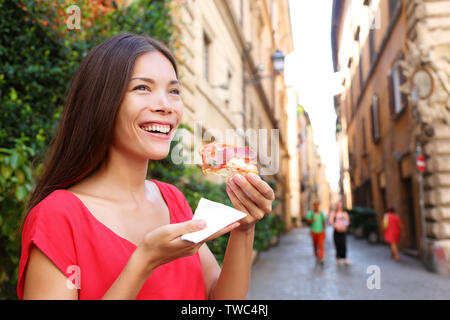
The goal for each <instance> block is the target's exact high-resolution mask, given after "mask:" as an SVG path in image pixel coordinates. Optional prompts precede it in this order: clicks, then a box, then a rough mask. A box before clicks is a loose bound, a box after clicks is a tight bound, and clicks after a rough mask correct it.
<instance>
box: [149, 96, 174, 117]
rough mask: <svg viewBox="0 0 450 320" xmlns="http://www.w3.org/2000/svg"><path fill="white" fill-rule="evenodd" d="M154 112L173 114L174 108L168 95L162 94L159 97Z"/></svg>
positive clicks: (153, 108)
mask: <svg viewBox="0 0 450 320" xmlns="http://www.w3.org/2000/svg"><path fill="white" fill-rule="evenodd" d="M152 111H155V112H164V113H172V111H173V108H172V106H171V104H170V102H169V99H168V96H167V94H165V93H160V94H159V95H158V99H157V100H156V101H155V104H154V105H153V107H152Z"/></svg>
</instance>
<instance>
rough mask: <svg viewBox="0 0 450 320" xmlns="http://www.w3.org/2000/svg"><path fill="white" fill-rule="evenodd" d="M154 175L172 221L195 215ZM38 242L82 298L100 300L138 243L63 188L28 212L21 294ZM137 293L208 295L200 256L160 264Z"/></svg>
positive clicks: (181, 297) (178, 296) (167, 296)
mask: <svg viewBox="0 0 450 320" xmlns="http://www.w3.org/2000/svg"><path fill="white" fill-rule="evenodd" d="M151 181H153V182H154V183H155V184H156V185H157V186H158V188H159V190H160V191H161V194H162V195H163V198H164V200H165V202H166V204H167V206H168V208H169V213H170V223H180V222H184V221H187V220H190V219H192V216H193V214H192V210H191V208H190V207H189V204H188V203H187V201H186V198H185V197H184V195H183V194H182V193H181V191H179V190H178V189H177V188H176V187H175V186H173V185H170V184H167V183H164V182H160V181H156V180H151ZM31 243H34V244H35V245H36V246H37V247H38V248H39V249H40V250H41V251H42V252H43V253H44V254H45V255H46V256H47V257H48V258H49V259H50V260H51V261H52V262H53V263H54V264H55V265H56V266H57V267H58V268H59V269H60V270H61V271H62V272H63V273H64V274H65V275H66V276H67V277H68V279H69V280H71V281H72V283H73V284H74V285H75V286H76V287H77V288H78V297H79V299H82V300H85V299H89V300H98V299H101V298H102V297H103V295H104V294H105V293H106V291H108V289H109V288H110V287H111V285H112V284H113V283H114V281H115V280H116V279H117V277H118V276H119V274H120V273H121V271H122V269H123V268H124V267H125V265H126V264H127V262H128V259H129V258H130V256H131V254H132V253H133V252H134V250H135V249H136V246H135V245H134V244H133V243H131V242H130V241H128V240H126V239H125V238H122V237H120V236H119V235H117V234H116V233H114V232H113V231H112V230H111V229H109V228H108V227H106V226H105V225H104V224H102V223H101V222H100V221H99V220H97V218H95V217H94V216H93V215H92V213H91V212H90V211H89V210H88V209H87V207H86V206H85V205H84V204H83V202H82V201H81V200H80V199H79V198H78V197H77V196H75V195H74V194H73V193H72V192H70V191H68V190H65V189H58V190H55V191H54V192H52V193H51V194H50V195H48V196H47V197H46V198H45V199H43V200H42V201H41V202H39V203H38V204H37V205H36V206H35V207H34V208H33V209H32V210H31V211H30V213H29V214H28V216H27V218H26V221H25V225H24V229H23V233H22V251H21V257H20V264H19V281H18V284H17V295H18V297H19V299H22V298H23V288H24V271H25V268H26V265H27V261H28V253H29V248H30V245H31ZM137 299H148V300H150V299H155V300H162V299H173V300H184V299H192V300H200V299H206V297H205V286H204V282H203V274H202V268H201V264H200V257H199V255H198V253H197V254H195V255H194V256H189V257H183V258H179V259H176V260H174V261H171V262H169V263H166V264H164V265H161V266H159V267H158V268H156V269H155V270H154V271H153V273H152V274H151V275H150V276H149V277H148V279H147V280H146V282H145V283H144V285H143V286H142V288H141V290H140V292H139V294H138V296H137Z"/></svg>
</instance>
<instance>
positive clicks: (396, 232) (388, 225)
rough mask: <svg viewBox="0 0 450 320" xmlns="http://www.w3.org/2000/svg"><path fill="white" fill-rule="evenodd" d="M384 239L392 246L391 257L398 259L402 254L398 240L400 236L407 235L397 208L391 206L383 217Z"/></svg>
mask: <svg viewBox="0 0 450 320" xmlns="http://www.w3.org/2000/svg"><path fill="white" fill-rule="evenodd" d="M383 229H384V241H386V242H387V243H389V244H390V246H391V257H392V259H394V260H396V261H398V260H399V259H400V256H399V254H398V242H399V241H400V236H403V237H404V236H405V229H404V228H403V223H402V221H401V219H400V217H399V216H398V214H397V213H396V212H395V208H394V207H392V206H390V207H389V208H388V210H387V212H386V213H385V214H384V217H383Z"/></svg>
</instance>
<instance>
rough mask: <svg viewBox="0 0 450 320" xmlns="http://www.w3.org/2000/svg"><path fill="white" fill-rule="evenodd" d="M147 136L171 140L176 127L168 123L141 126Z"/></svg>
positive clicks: (151, 123)
mask: <svg viewBox="0 0 450 320" xmlns="http://www.w3.org/2000/svg"><path fill="white" fill-rule="evenodd" d="M139 127H140V128H141V129H142V131H144V132H145V134H147V135H149V136H152V137H155V138H158V139H163V140H170V139H171V138H172V132H173V131H174V128H175V125H174V124H172V123H170V122H167V121H149V122H145V123H142V124H140V125H139Z"/></svg>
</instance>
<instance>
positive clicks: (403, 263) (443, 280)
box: [247, 227, 450, 300]
mask: <svg viewBox="0 0 450 320" xmlns="http://www.w3.org/2000/svg"><path fill="white" fill-rule="evenodd" d="M347 257H348V259H349V260H350V262H351V263H352V264H351V265H350V266H343V265H341V266H340V267H338V266H337V264H336V259H335V249H334V243H333V231H332V229H331V228H330V227H329V228H328V229H327V235H326V240H325V260H324V261H325V263H324V265H323V266H321V265H319V264H317V263H316V261H315V258H314V256H313V250H312V241H311V238H310V235H309V230H308V229H307V228H296V229H293V230H291V231H290V232H288V233H287V234H285V235H283V236H282V237H281V239H280V242H279V244H278V245H277V246H274V247H271V248H270V249H269V250H267V251H262V252H260V255H259V258H258V260H257V262H256V263H255V264H254V265H253V269H252V278H251V283H250V289H249V293H248V295H247V299H249V300H264V299H273V300H301V299H321V300H322V299H364V300H366V299H394V300H403V299H426V300H428V299H450V276H443V275H437V274H434V273H431V272H429V271H427V270H426V269H425V268H424V266H423V264H422V263H421V261H420V260H418V259H416V258H413V257H410V256H407V255H404V254H400V261H399V262H395V261H393V260H392V259H391V258H390V250H389V247H388V246H387V245H383V244H376V245H371V244H369V243H368V242H367V241H366V240H363V239H356V238H354V237H353V236H348V237H347ZM371 265H376V266H378V267H379V269H378V270H379V275H380V277H379V279H380V282H379V289H377V288H376V287H375V288H373V285H376V282H375V281H372V280H374V276H375V273H374V271H373V270H371V269H370V268H369V266H371ZM368 268H369V270H368ZM369 278H370V279H369ZM368 280H369V281H368ZM368 282H369V285H370V284H372V288H373V289H368Z"/></svg>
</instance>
